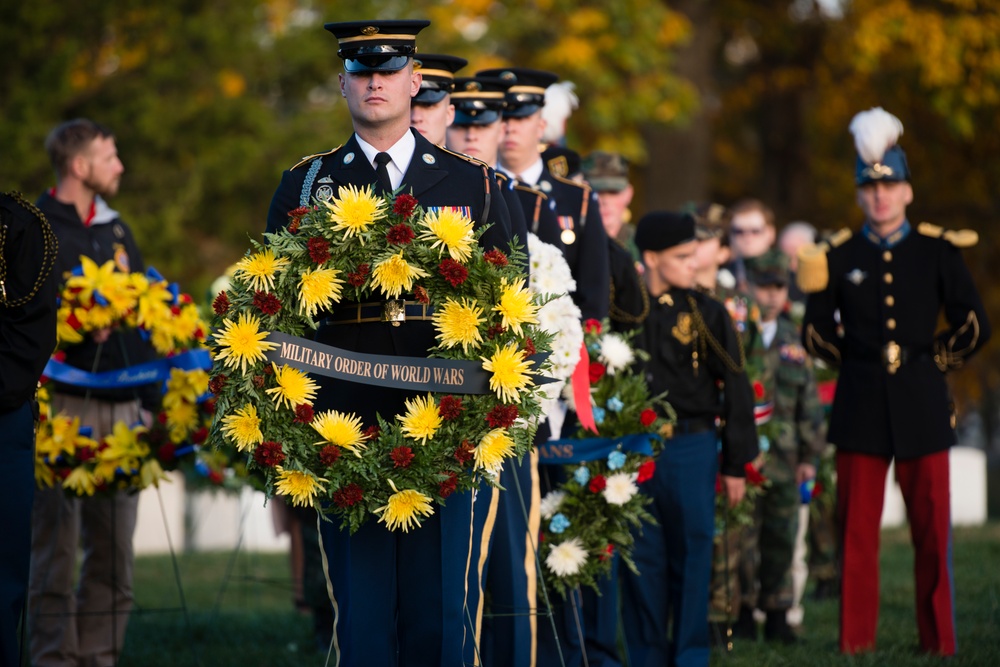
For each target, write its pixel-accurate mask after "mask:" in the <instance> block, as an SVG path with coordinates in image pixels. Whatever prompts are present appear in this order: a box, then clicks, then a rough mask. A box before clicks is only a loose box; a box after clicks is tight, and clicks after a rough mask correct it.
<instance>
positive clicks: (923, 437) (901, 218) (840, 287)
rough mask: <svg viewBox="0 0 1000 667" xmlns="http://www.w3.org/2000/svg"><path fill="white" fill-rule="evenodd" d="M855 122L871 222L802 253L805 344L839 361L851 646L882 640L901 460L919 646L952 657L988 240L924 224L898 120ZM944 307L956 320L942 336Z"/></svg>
mask: <svg viewBox="0 0 1000 667" xmlns="http://www.w3.org/2000/svg"><path fill="white" fill-rule="evenodd" d="M851 131H852V132H853V134H854V138H855V146H856V148H857V150H858V158H857V161H856V164H857V166H856V170H855V182H856V183H857V186H858V190H857V200H858V204H859V206H860V207H861V209H862V211H864V214H865V223H864V226H863V227H862V228H861V231H860V233H858V234H852V233H851V232H850V231H848V230H843V231H842V232H841V233H838V234H835V235H834V236H833V237H832V238H831V239H830V242H829V245H828V248H827V249H826V251H825V252H824V251H823V249H814V250H813V251H812V252H804V253H800V256H799V259H800V262H799V282H800V286H801V287H802V288H803V291H805V292H806V293H808V294H809V298H808V301H807V304H806V313H805V319H804V322H803V325H804V329H803V334H802V335H803V342H804V344H805V346H806V349H807V350H808V351H809V353H810V354H812V355H814V356H817V357H820V358H822V359H824V360H826V361H827V362H829V363H831V364H836V365H839V367H840V376H839V379H838V381H837V390H836V394H835V397H834V401H833V411H832V413H831V415H830V430H829V440H830V442H832V443H833V444H835V445H836V446H837V510H838V516H839V518H840V523H841V540H842V541H841V550H842V568H843V570H842V580H841V606H840V650H841V651H842V652H844V653H857V652H862V651H870V650H872V649H874V647H875V626H876V623H877V621H878V604H879V577H878V562H879V561H878V550H879V527H880V520H881V515H882V501H883V497H884V492H885V479H886V473H887V471H888V468H889V464H890V463H891V462H892V461H893V460H895V464H896V479H897V481H898V482H899V486H900V490H901V491H902V493H903V499H904V500H905V501H906V509H907V517H908V519H909V522H910V535H911V539H912V541H913V546H914V551H915V553H916V558H915V567H914V570H915V578H916V606H917V627H918V629H919V633H920V646H921V648H922V650H924V651H926V652H928V653H932V654H937V655H943V656H949V655H954V654H955V651H956V642H955V622H954V618H955V608H954V595H955V591H954V589H953V584H952V581H953V579H952V566H951V518H950V505H949V502H950V501H949V482H948V468H949V462H948V448H949V447H951V446H952V445H954V444H955V414H954V407H953V404H952V402H951V399H950V397H949V393H948V386H947V384H946V382H945V373H947V372H948V371H949V370H952V369H956V368H960V367H961V366H962V365H963V364H964V363H965V361H966V360H967V359H968V358H969V357H970V356H971V355H972V354H973V353H974V352H976V350H978V349H979V348H980V347H982V345H983V344H984V343H985V342H986V341H987V339H988V338H989V336H990V327H989V324H988V322H987V320H986V315H985V313H984V312H983V305H982V302H981V301H980V298H979V294H978V292H977V291H976V287H975V285H974V284H973V282H972V277H971V276H970V275H969V270H968V269H967V268H966V266H965V262H964V261H963V260H962V254H961V252H960V249H961V248H963V247H968V246H971V245H973V244H974V243H975V242H976V238H977V237H976V235H975V233H974V232H971V231H968V232H953V231H943V230H942V229H941V228H940V227H935V226H933V225H929V224H926V223H921V224H920V225H918V226H916V227H915V228H914V227H913V226H911V224H910V222H909V220H908V219H907V216H906V207H907V205H909V204H910V202H911V201H912V199H913V188H912V187H911V185H910V182H909V181H910V170H909V167H908V166H907V163H906V156H905V154H904V153H903V149H902V148H900V147H899V145H898V144H897V143H896V141H897V139H898V137H899V135H900V134H901V133H902V124H901V123H900V122H899V120H898V119H897V118H896V117H895V116H892V115H891V114H889V113H887V112H885V111H883V110H882V109H881V108H876V109H871V110H869V111H866V112H862V113H860V114H858V115H857V116H855V117H854V119H853V120H852V122H851ZM838 311H839V325H840V326H841V327H842V332H843V333H842V335H838V318H837V316H836V315H835V313H837V312H838ZM942 314H943V315H944V320H945V321H946V322H947V326H946V327H945V328H944V329H943V330H942V331H938V322H939V318H940V317H941V315H942Z"/></svg>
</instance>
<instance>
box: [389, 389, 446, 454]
mask: <svg viewBox="0 0 1000 667" xmlns="http://www.w3.org/2000/svg"><path fill="white" fill-rule="evenodd" d="M399 421H400V422H402V424H403V435H405V436H406V437H408V438H413V439H414V440H420V441H421V442H420V444H422V445H426V444H427V441H428V440H433V439H434V434H435V433H437V430H438V429H439V428H441V413H440V412H438V406H437V404H436V403H435V402H434V397H433V396H431V395H430V394H427V396H424V397H421V396H417V397H416V398H414V399H413V400H412V401H411V400H410V399H406V414H405V415H403V416H402V417H400V418H399Z"/></svg>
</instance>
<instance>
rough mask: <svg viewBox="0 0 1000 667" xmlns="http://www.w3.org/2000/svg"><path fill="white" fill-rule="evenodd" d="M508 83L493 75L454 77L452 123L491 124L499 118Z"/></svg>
mask: <svg viewBox="0 0 1000 667" xmlns="http://www.w3.org/2000/svg"><path fill="white" fill-rule="evenodd" d="M508 87H509V84H507V83H505V82H503V81H501V80H500V79H497V78H494V77H485V76H476V77H459V78H456V79H455V89H454V90H453V91H452V93H451V103H452V104H454V105H455V120H453V121H452V123H451V124H452V125H458V126H460V127H461V126H465V125H492V124H493V123H495V122H497V121H498V120H500V118H501V114H502V113H503V109H504V106H506V102H504V98H505V97H506V95H507V88H508Z"/></svg>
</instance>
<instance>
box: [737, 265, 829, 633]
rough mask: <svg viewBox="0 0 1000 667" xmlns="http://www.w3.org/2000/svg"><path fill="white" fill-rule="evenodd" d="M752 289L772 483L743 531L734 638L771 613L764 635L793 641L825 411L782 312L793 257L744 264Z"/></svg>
mask: <svg viewBox="0 0 1000 667" xmlns="http://www.w3.org/2000/svg"><path fill="white" fill-rule="evenodd" d="M746 269H747V278H748V280H749V283H750V291H751V293H752V294H753V297H754V299H755V301H756V302H757V304H758V305H759V306H760V312H761V318H760V339H761V344H760V345H759V346H755V347H754V348H752V349H751V350H750V351H748V355H753V356H758V357H759V358H758V359H756V360H755V359H753V358H749V359H748V365H751V366H756V367H758V368H759V369H760V371H761V374H760V378H759V379H760V383H761V386H762V387H763V389H764V397H763V401H764V403H765V405H767V407H768V408H769V409H768V410H767V411H766V412H763V414H762V413H761V411H758V423H757V428H758V433H759V434H760V435H761V436H762V437H764V438H767V442H768V449H767V460H766V461H765V463H764V467H763V469H762V470H761V472H762V473H763V474H764V476H765V477H767V478H768V479H769V480H770V481H771V484H770V486H769V487H768V488H767V490H766V491H765V492H764V494H763V495H762V496H760V497H759V498H758V499H757V502H756V505H757V506H756V507H755V508H754V514H755V517H754V525H753V526H750V527H748V528H747V529H745V530H744V534H743V553H742V555H741V559H740V560H741V568H740V570H741V575H742V576H741V577H740V597H741V605H742V606H741V608H740V616H739V623H738V626H737V635H738V636H740V635H742V636H744V637H751V638H753V639H756V637H757V626H756V622H755V621H754V619H753V610H754V609H755V608H759V609H762V610H763V611H764V612H765V613H766V614H767V621H766V623H765V625H764V638H765V639H767V640H768V641H780V642H783V643H786V644H791V643H794V642H795V641H797V639H798V638H797V636H796V635H795V633H794V632H792V629H791V628H790V627H789V625H788V619H787V613H788V610H789V609H790V608H791V607H792V603H793V602H794V590H793V586H792V572H791V568H792V555H793V553H794V551H795V536H796V534H797V532H798V527H799V525H798V524H799V506H800V505H801V499H800V494H799V486H800V485H801V484H802V483H803V482H805V481H807V480H810V479H813V478H814V477H815V476H816V466H817V464H818V463H819V456H820V454H821V453H822V451H823V422H824V415H823V408H822V406H821V405H820V404H819V395H818V394H817V392H816V377H815V374H814V373H813V367H812V360H811V359H810V358H809V355H807V354H806V351H805V349H804V348H803V347H802V345H801V343H800V339H801V336H800V334H799V328H798V327H797V326H796V325H795V323H794V322H793V321H792V320H791V319H790V318H788V317H787V316H786V315H785V314H784V311H785V307H786V306H787V305H788V284H789V270H788V258H787V257H786V256H785V255H784V254H783V253H782V252H781V251H779V250H775V249H773V248H772V249H771V250H767V251H765V252H764V254H762V255H758V256H757V257H750V258H747V259H746Z"/></svg>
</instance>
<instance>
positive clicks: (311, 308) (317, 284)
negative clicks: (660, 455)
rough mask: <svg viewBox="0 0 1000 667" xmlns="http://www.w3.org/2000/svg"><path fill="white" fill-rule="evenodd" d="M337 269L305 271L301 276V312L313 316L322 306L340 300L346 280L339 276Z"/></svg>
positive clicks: (327, 306) (324, 307) (325, 306)
mask: <svg viewBox="0 0 1000 667" xmlns="http://www.w3.org/2000/svg"><path fill="white" fill-rule="evenodd" d="M339 273H340V272H339V271H337V270H336V269H315V270H313V271H303V272H302V275H301V277H300V278H299V312H300V313H302V314H303V315H306V316H307V317H313V316H314V315H316V313H317V312H318V311H319V310H320V309H321V308H322V309H326V308H329V307H330V306H331V305H333V304H335V303H337V302H338V301H340V292H341V290H343V287H344V281H343V280H341V279H339V278H337V275H338V274H339Z"/></svg>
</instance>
